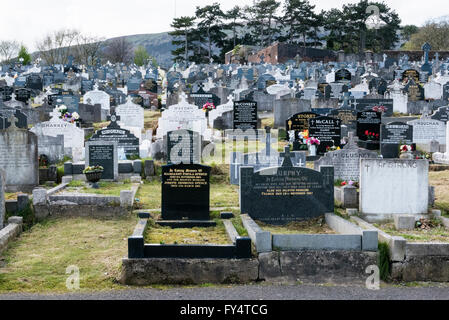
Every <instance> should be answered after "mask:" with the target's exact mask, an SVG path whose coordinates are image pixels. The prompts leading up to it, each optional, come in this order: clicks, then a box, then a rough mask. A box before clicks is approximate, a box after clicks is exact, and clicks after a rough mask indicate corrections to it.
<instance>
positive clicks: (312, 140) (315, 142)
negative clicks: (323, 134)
mask: <svg viewBox="0 0 449 320" xmlns="http://www.w3.org/2000/svg"><path fill="white" fill-rule="evenodd" d="M307 144H308V145H310V146H313V145H315V146H319V145H320V140H318V139H317V138H314V137H310V138H309V139H307Z"/></svg>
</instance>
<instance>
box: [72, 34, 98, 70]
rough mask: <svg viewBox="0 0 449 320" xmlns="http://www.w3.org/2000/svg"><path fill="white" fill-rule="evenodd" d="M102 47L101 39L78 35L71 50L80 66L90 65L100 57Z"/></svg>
mask: <svg viewBox="0 0 449 320" xmlns="http://www.w3.org/2000/svg"><path fill="white" fill-rule="evenodd" d="M103 46H104V39H103V38H100V37H95V36H88V35H82V34H80V35H79V36H78V37H77V39H76V47H75V48H74V50H73V51H74V56H75V59H76V60H77V61H78V62H79V63H80V64H84V65H86V66H87V65H92V64H94V63H95V60H96V59H97V58H100V57H101V54H102V52H101V49H102V48H103Z"/></svg>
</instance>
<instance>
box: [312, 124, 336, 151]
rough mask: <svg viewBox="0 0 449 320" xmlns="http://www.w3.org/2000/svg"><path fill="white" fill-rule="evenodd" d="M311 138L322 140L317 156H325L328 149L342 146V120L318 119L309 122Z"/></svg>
mask: <svg viewBox="0 0 449 320" xmlns="http://www.w3.org/2000/svg"><path fill="white" fill-rule="evenodd" d="M309 137H314V138H317V139H318V140H320V144H319V145H318V147H317V154H318V155H323V154H324V153H325V152H326V151H327V148H328V147H332V146H335V147H340V145H341V120H340V119H335V118H331V117H316V118H312V119H310V120H309Z"/></svg>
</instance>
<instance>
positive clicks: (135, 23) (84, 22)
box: [0, 0, 449, 50]
mask: <svg viewBox="0 0 449 320" xmlns="http://www.w3.org/2000/svg"><path fill="white" fill-rule="evenodd" d="M213 2H220V3H221V4H222V8H223V9H225V10H228V9H230V8H232V7H233V6H235V5H240V6H242V5H250V4H252V3H253V1H252V0H215V1H213V0H212V1H207V0H162V1H159V0H29V1H17V0H0V4H1V5H0V10H1V12H2V15H1V18H0V40H3V39H7V40H12V39H15V40H18V41H20V42H23V43H24V44H25V45H26V46H28V47H29V48H30V49H31V50H34V49H35V42H36V40H37V39H41V38H42V37H43V36H44V35H45V34H46V33H48V32H50V31H53V30H57V29H61V28H64V27H67V28H76V29H79V30H81V31H82V32H84V33H88V34H91V35H96V36H102V37H106V38H111V37H116V36H123V35H132V34H140V33H159V32H164V31H169V30H170V23H171V22H172V20H173V17H174V16H175V3H176V15H177V16H178V17H179V16H181V15H183V16H185V15H193V14H194V12H195V7H196V6H204V5H207V4H211V3H213ZM310 2H311V3H313V4H315V5H316V6H317V9H318V10H321V9H330V8H332V7H338V8H341V5H342V4H344V3H354V2H358V0H311V1H310ZM384 2H385V3H386V4H387V5H388V6H389V7H390V8H393V9H394V10H396V12H398V13H399V16H400V17H401V19H402V24H416V25H421V24H423V23H424V22H425V21H426V20H428V19H431V18H437V17H440V16H441V15H444V14H447V12H448V11H449V10H446V9H447V8H448V5H447V0H425V1H422V0H385V1H384Z"/></svg>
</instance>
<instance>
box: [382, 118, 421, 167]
mask: <svg viewBox="0 0 449 320" xmlns="http://www.w3.org/2000/svg"><path fill="white" fill-rule="evenodd" d="M380 136H381V140H380V153H381V154H382V156H383V157H384V158H385V159H391V158H398V157H399V147H400V146H401V145H404V144H406V145H411V144H412V143H413V126H411V125H408V124H406V123H404V122H391V123H388V124H384V125H382V126H381V135H380Z"/></svg>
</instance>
